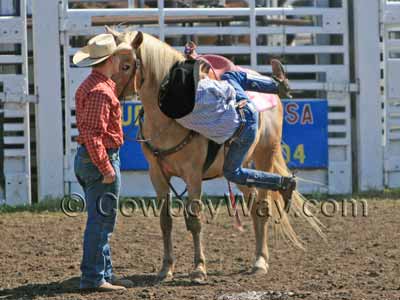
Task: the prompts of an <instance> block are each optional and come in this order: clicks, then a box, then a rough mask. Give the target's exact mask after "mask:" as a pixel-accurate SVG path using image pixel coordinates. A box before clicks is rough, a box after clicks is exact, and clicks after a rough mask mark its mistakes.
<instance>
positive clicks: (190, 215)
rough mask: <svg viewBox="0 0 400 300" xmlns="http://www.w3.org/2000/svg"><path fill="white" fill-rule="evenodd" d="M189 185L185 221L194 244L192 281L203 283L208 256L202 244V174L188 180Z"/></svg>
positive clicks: (205, 277)
mask: <svg viewBox="0 0 400 300" xmlns="http://www.w3.org/2000/svg"><path fill="white" fill-rule="evenodd" d="M186 182H187V185H188V193H189V201H188V202H187V203H186V211H185V221H186V227H187V229H188V230H189V231H190V232H191V233H192V236H193V245H194V269H193V271H192V272H191V273H190V274H189V276H190V279H191V281H193V282H195V283H203V282H205V281H206V280H207V271H206V258H205V256H204V252H203V245H202V224H201V219H202V214H203V205H202V202H201V183H202V178H201V174H198V175H197V176H194V177H191V178H190V179H189V180H187V181H186Z"/></svg>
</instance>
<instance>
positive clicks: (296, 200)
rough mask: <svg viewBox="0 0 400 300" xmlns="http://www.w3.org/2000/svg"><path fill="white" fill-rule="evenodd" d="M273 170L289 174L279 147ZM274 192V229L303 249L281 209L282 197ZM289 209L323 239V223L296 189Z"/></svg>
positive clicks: (286, 215)
mask: <svg viewBox="0 0 400 300" xmlns="http://www.w3.org/2000/svg"><path fill="white" fill-rule="evenodd" d="M273 171H274V173H278V174H280V175H282V176H290V171H289V169H288V167H287V165H286V162H285V159H284V157H283V154H282V151H281V149H280V147H279V151H277V155H275V158H274V162H273ZM274 194H275V197H273V201H274V202H275V203H272V205H271V206H272V209H271V213H272V219H273V225H274V229H275V231H276V232H279V233H281V234H283V235H284V236H285V237H287V238H288V239H289V240H290V241H291V242H293V244H294V245H295V246H297V247H299V248H301V249H304V247H303V244H304V243H303V241H302V240H301V239H300V238H299V237H298V235H297V234H296V232H295V231H294V229H293V227H292V225H291V224H290V220H289V215H288V214H287V213H286V212H285V211H284V209H283V207H284V205H283V199H282V197H281V196H280V195H279V196H278V194H279V193H274ZM290 210H291V214H292V213H293V214H294V215H295V216H296V217H299V218H301V219H303V220H305V221H307V223H308V224H309V225H311V227H312V228H313V229H314V230H315V231H316V232H317V234H318V235H319V236H320V237H322V238H323V239H324V240H325V234H324V233H323V232H322V230H321V227H323V224H322V223H321V221H320V220H319V219H318V218H317V217H316V216H314V215H313V214H312V213H311V211H310V210H309V209H308V204H307V199H306V198H305V197H304V196H303V195H302V194H300V193H299V192H298V191H294V192H293V195H292V205H291V209H290Z"/></svg>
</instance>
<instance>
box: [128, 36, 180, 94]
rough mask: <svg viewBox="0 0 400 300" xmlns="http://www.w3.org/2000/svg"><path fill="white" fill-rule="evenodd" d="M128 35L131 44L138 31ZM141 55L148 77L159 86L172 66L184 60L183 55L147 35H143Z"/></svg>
mask: <svg viewBox="0 0 400 300" xmlns="http://www.w3.org/2000/svg"><path fill="white" fill-rule="evenodd" d="M126 34H127V37H126V40H127V41H128V42H129V43H131V42H132V41H133V39H134V38H135V36H136V34H137V31H130V32H127V33H126ZM140 55H141V59H142V63H143V67H144V69H145V70H146V73H147V74H146V75H147V76H148V75H149V76H150V77H151V79H152V80H155V84H156V85H157V86H158V85H159V84H160V83H161V81H162V80H163V79H164V77H165V76H166V75H167V73H168V72H169V70H170V68H171V67H172V65H173V64H174V63H175V62H177V61H180V60H183V59H184V56H183V54H182V53H180V52H178V51H177V50H175V49H174V48H172V47H171V46H169V45H168V44H166V43H164V42H162V41H160V40H158V39H156V38H155V37H153V36H151V35H150V34H147V33H143V43H142V45H141V46H140Z"/></svg>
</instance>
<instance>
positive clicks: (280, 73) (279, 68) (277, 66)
mask: <svg viewBox="0 0 400 300" xmlns="http://www.w3.org/2000/svg"><path fill="white" fill-rule="evenodd" d="M271 66H272V78H273V79H275V80H276V81H277V82H278V83H279V84H278V95H279V97H280V98H287V99H292V98H293V96H292V95H291V94H290V87H289V80H288V79H287V77H286V73H285V70H284V69H283V65H282V63H281V62H280V61H279V60H277V59H272V60H271Z"/></svg>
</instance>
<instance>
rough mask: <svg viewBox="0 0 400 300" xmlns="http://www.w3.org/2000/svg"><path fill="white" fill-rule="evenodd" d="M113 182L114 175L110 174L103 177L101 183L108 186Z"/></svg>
mask: <svg viewBox="0 0 400 300" xmlns="http://www.w3.org/2000/svg"><path fill="white" fill-rule="evenodd" d="M114 181H115V173H114V172H113V173H110V174H107V175H105V176H104V178H103V183H105V184H110V183H113V182H114Z"/></svg>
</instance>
